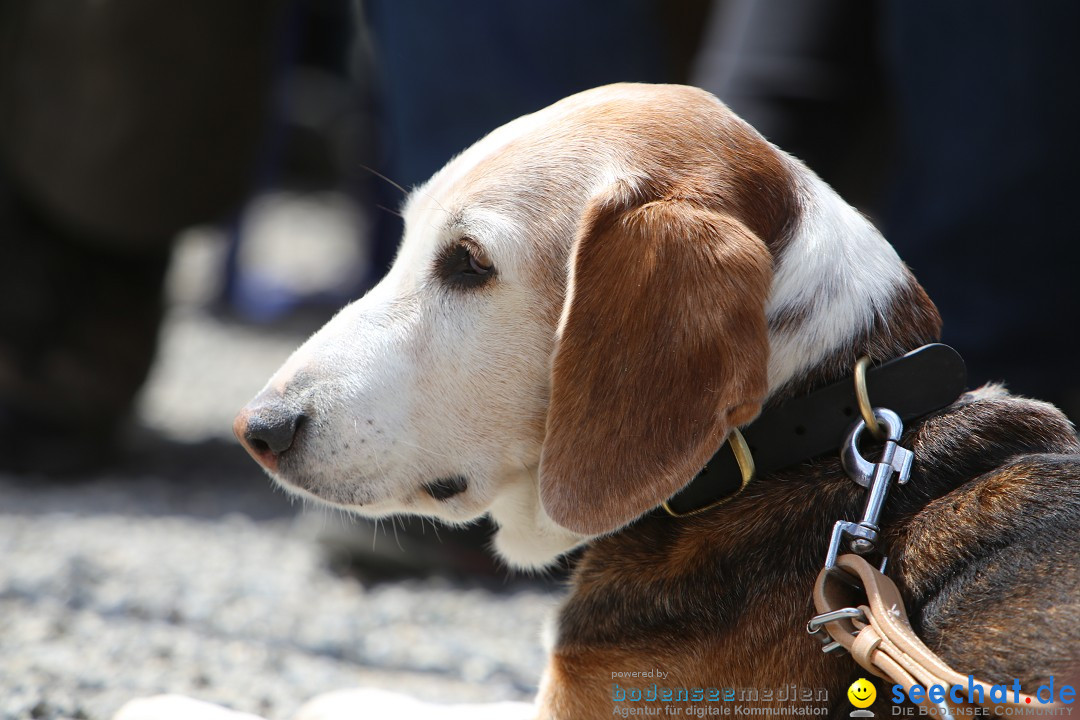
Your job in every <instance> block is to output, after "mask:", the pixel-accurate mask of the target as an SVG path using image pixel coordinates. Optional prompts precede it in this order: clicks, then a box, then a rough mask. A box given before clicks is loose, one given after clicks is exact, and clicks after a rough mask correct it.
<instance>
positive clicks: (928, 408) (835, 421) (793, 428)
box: [667, 344, 967, 515]
mask: <svg viewBox="0 0 1080 720" xmlns="http://www.w3.org/2000/svg"><path fill="white" fill-rule="evenodd" d="M866 386H867V390H868V392H869V395H870V402H871V403H872V404H873V405H874V407H884V408H888V409H890V410H892V411H893V412H895V413H896V414H897V415H899V416H900V419H901V420H903V421H904V422H909V421H911V420H914V419H916V418H920V417H923V416H925V415H929V414H930V413H932V412H934V411H936V410H940V409H941V408H943V407H946V406H947V405H949V404H951V403H952V402H953V401H954V400H956V398H958V397H959V396H960V394H961V393H963V392H964V390H965V389H966V388H967V371H966V369H965V367H964V360H963V359H962V358H961V357H960V355H959V354H958V353H957V352H956V351H955V350H953V349H952V348H951V347H949V346H948V345H941V344H933V345H924V346H923V347H921V348H919V349H917V350H913V351H911V352H909V353H908V354H907V355H904V356H902V357H899V358H896V359H894V360H890V361H888V362H886V363H883V364H882V365H880V366H878V367H871V368H870V369H868V370H867V372H866ZM858 419H859V409H858V402H857V400H856V398H855V383H854V382H853V380H852V378H848V379H846V380H841V381H839V382H836V383H833V384H832V385H828V386H826V387H823V388H820V389H818V390H815V391H813V392H811V393H809V394H807V395H803V396H802V397H797V398H793V399H791V400H788V401H787V402H785V403H783V404H782V405H778V406H776V407H774V408H770V409H768V410H766V411H765V412H763V413H762V414H761V415H760V416H759V417H758V418H757V420H755V421H754V422H752V423H751V424H750V425H747V426H746V427H745V428H743V430H742V433H743V436H744V437H745V438H746V444H747V445H748V446H749V448H750V453H751V454H752V455H753V458H754V467H755V475H758V476H760V475H765V474H767V473H770V472H774V471H776V470H782V469H783V468H786V467H789V466H791V465H795V464H797V463H799V462H802V461H804V460H809V459H811V458H814V457H818V456H819V455H824V454H826V453H830V452H835V451H836V450H837V449H838V448H839V447H840V444H841V442H843V439H844V437H845V436H846V435H847V432H848V430H849V429H850V428H851V425H852V423H854V422H855V421H857V420H858ZM742 487H743V478H742V473H741V471H740V469H739V464H738V462H736V460H735V455H734V454H733V453H732V451H731V449H730V448H729V447H728V444H727V443H724V446H723V447H721V448H720V449H719V450H718V451H717V452H716V454H715V455H713V457H712V459H711V460H709V462H708V463H707V464H706V465H705V467H704V468H703V469H702V470H701V472H699V473H698V474H697V475H696V476H695V477H694V479H693V480H691V481H690V484H689V485H687V486H686V487H684V488H683V489H682V490H680V491H679V492H678V493H676V494H675V495H674V496H672V497H671V499H670V500H668V501H667V507H668V508H670V511H671V512H672V514H677V515H686V514H693V513H694V512H696V511H698V510H700V509H702V508H706V507H708V506H710V505H712V504H715V503H717V502H718V501H722V500H724V499H725V498H728V497H732V496H734V495H736V494H738V492H739V490H741V489H742Z"/></svg>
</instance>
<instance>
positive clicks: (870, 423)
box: [855, 355, 885, 440]
mask: <svg viewBox="0 0 1080 720" xmlns="http://www.w3.org/2000/svg"><path fill="white" fill-rule="evenodd" d="M868 365H870V358H869V357H867V356H866V355H863V356H862V357H861V358H859V361H858V362H857V363H855V399H856V400H858V402H859V414H860V415H862V419H863V422H864V423H866V429H867V430H869V431H870V434H872V435H873V436H874V437H876V438H877V439H878V440H884V439H885V430H884V429H883V428H882V427H881V423H879V422H878V419H877V418H876V417H875V416H874V408H873V406H872V405H870V394H869V393H868V392H867V391H866V368H867V366H868Z"/></svg>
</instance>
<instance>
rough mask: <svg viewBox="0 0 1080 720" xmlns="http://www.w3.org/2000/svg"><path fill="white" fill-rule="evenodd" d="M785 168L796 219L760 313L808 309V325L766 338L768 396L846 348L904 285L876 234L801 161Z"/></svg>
mask: <svg viewBox="0 0 1080 720" xmlns="http://www.w3.org/2000/svg"><path fill="white" fill-rule="evenodd" d="M790 162H791V167H792V171H793V174H794V175H795V176H796V177H797V178H798V179H799V185H800V191H801V192H800V203H801V204H802V208H803V216H802V219H801V222H800V223H799V226H798V228H796V230H795V233H794V236H793V237H792V238H791V240H790V241H789V243H788V245H787V247H786V248H785V249H784V252H783V254H782V255H781V256H780V257H778V258H776V266H775V269H774V275H773V287H772V292H771V294H770V297H769V304H768V307H767V308H766V313H767V315H768V317H769V318H770V319H771V318H774V317H776V316H778V315H780V314H781V313H783V312H784V311H785V310H787V309H790V308H796V309H808V310H809V316H810V317H812V318H813V322H806V323H800V324H799V325H798V326H797V327H795V328H794V329H793V330H784V331H780V332H773V333H772V334H771V335H770V337H769V345H770V357H769V391H770V393H771V392H774V391H776V390H778V389H780V388H781V387H783V385H784V384H785V383H787V382H788V381H789V380H791V379H792V378H794V377H795V376H796V375H797V374H798V373H799V372H800V371H801V370H804V369H805V368H807V367H812V366H813V365H815V364H816V363H818V362H820V361H821V360H823V359H824V358H825V357H826V356H828V355H829V354H830V352H833V351H835V350H836V349H837V348H842V347H845V346H846V345H848V344H850V341H851V340H852V339H853V338H855V336H857V335H858V334H859V333H860V332H862V331H863V330H866V329H868V328H869V327H870V325H871V323H872V322H873V320H874V315H875V312H878V313H884V312H885V311H886V310H887V309H888V307H889V305H890V303H891V302H892V300H893V297H894V295H895V294H896V291H897V289H898V288H900V287H901V286H902V285H903V284H904V283H905V275H904V265H903V263H902V262H901V261H900V258H899V256H898V255H897V254H896V251H895V250H894V249H893V247H892V245H890V244H889V243H888V242H887V241H886V240H885V238H884V237H882V235H881V233H880V232H878V229H877V228H875V227H874V226H873V224H871V223H870V221H869V220H867V219H866V218H865V217H863V215H862V214H860V213H859V212H858V211H857V210H856V209H855V208H853V207H851V206H850V205H848V204H847V203H846V202H844V200H843V199H842V198H841V197H840V196H839V195H837V194H836V191H835V190H833V189H832V188H831V187H829V186H828V185H827V184H826V183H825V182H824V181H823V180H822V179H821V178H819V177H818V176H817V175H814V174H813V173H811V172H810V171H809V170H808V169H806V167H805V166H804V165H803V164H802V163H801V162H799V161H797V160H791V161H790Z"/></svg>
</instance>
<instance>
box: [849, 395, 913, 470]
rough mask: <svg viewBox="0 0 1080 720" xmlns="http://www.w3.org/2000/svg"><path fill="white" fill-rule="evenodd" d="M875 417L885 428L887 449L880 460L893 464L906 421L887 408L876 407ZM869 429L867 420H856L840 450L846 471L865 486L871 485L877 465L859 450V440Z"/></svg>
mask: <svg viewBox="0 0 1080 720" xmlns="http://www.w3.org/2000/svg"><path fill="white" fill-rule="evenodd" d="M874 418H875V419H876V420H877V421H878V423H879V424H880V426H881V427H882V429H883V430H884V440H885V450H884V452H883V453H882V458H881V460H880V461H878V462H879V463H885V464H890V465H891V464H892V461H893V455H894V454H895V448H896V443H897V441H899V440H900V435H901V434H903V432H904V423H903V421H901V420H900V416H899V415H897V414H896V413H894V412H893V411H892V410H888V409H886V408H874ZM868 429H869V426H868V425H867V424H866V421H865V420H859V421H858V422H856V423H855V424H854V425H852V427H851V430H850V431H848V435H847V439H846V440H844V445H843V447H842V448H841V450H840V463H841V464H842V465H843V466H844V471H845V472H847V474H848V475H849V476H850V477H851V479H852V480H854V481H855V482H856V483H858V484H859V485H861V486H862V487H864V488H869V487H870V484H871V482H872V481H873V478H874V471H875V468H876V466H877V463H872V462H870V461H869V460H867V459H866V458H864V457H863V456H862V452H860V450H859V440H860V439H861V438H862V434H863V432H864V431H865V430H868ZM906 480H907V478H906V477H905V478H903V479H902V480H901V481H900V482H901V483H903V482H905V481H906Z"/></svg>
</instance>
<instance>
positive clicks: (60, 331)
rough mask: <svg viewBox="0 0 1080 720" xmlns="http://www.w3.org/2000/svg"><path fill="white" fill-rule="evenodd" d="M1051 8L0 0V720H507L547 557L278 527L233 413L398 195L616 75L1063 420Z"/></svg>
mask: <svg viewBox="0 0 1080 720" xmlns="http://www.w3.org/2000/svg"><path fill="white" fill-rule="evenodd" d="M1078 30H1080V5H1077V4H1076V3H1075V2H1072V1H1071V0H1061V1H1055V0H1042V1H1041V2H1039V3H1018V2H1015V1H1014V0H979V1H976V0H953V1H950V2H940V1H938V0H934V1H931V0H716V1H715V2H712V1H710V0H683V1H680V2H661V1H660V0H547V1H546V2H543V3H539V2H526V1H525V0H520V1H512V2H506V1H500V0H458V1H456V2H453V3H450V2H445V1H440V0H362V1H358V0H230V1H229V2H215V1H214V0H191V1H189V2H185V3H169V2H164V0H0V718H4V719H9V718H93V719H95V720H96V719H98V718H108V717H109V716H110V715H111V713H112V712H114V711H115V710H116V709H117V708H118V707H119V705H120V704H121V703H122V702H123V701H125V700H127V699H130V698H132V697H135V696H139V695H146V694H152V693H154V692H165V691H168V692H181V693H185V694H190V695H193V696H197V697H200V698H202V699H206V700H211V701H216V702H222V703H226V704H229V705H231V706H233V707H235V708H236V709H240V710H245V711H248V712H255V713H260V714H264V715H266V716H267V717H269V718H274V719H277V718H282V719H283V718H287V717H288V716H289V714H290V713H291V712H292V711H293V710H295V709H296V707H297V706H298V705H299V704H300V703H301V702H302V701H303V700H304V699H306V698H308V697H310V696H311V695H314V694H315V693H317V692H322V691H327V690H332V689H337V688H342V687H349V686H353V685H374V686H380V687H384V688H388V689H394V690H399V691H403V692H410V693H413V694H417V695H420V696H423V697H426V698H429V699H435V700H497V699H524V698H528V697H530V696H531V694H532V693H533V692H534V691H535V684H536V681H537V678H538V677H539V673H540V671H541V669H542V667H543V657H542V653H541V652H540V649H539V643H538V636H539V628H540V624H541V621H542V619H543V617H544V616H545V614H546V613H547V612H548V611H549V610H550V608H551V607H553V606H554V604H555V603H556V602H557V601H558V597H559V593H560V592H561V583H562V580H563V578H564V576H565V573H566V571H567V568H568V567H569V565H570V564H571V563H572V559H571V560H568V561H567V562H566V563H565V565H564V566H563V567H560V568H556V569H555V570H553V571H552V572H551V573H550V574H549V575H548V576H545V577H521V576H515V575H514V574H513V573H510V572H509V571H507V570H505V569H502V568H499V567H497V565H496V564H495V563H494V562H493V561H492V560H491V558H490V556H489V555H488V554H487V552H486V551H485V549H484V545H485V543H486V535H487V528H486V527H485V526H483V524H480V525H478V526H477V527H475V528H472V529H469V530H466V531H451V530H448V529H445V528H438V527H435V526H434V525H432V524H431V523H430V522H428V523H421V522H419V521H412V522H408V521H402V522H398V523H385V522H384V523H382V524H379V525H374V524H371V523H365V522H359V521H353V520H346V519H345V518H342V517H341V516H340V515H337V514H333V513H328V512H326V511H322V510H318V509H311V508H303V507H300V506H298V505H294V504H292V503H290V502H289V501H288V500H287V499H286V498H284V497H283V495H282V494H281V493H280V492H278V491H275V490H273V489H271V488H270V487H269V483H268V482H267V481H266V480H265V478H263V477H262V476H261V474H260V472H259V471H258V469H257V467H256V466H255V464H254V463H253V462H251V461H250V460H248V459H247V457H246V455H245V454H244V453H243V451H242V450H241V449H240V448H239V446H238V445H236V443H235V442H234V441H233V439H232V436H231V431H230V422H231V419H232V416H233V414H234V413H235V411H236V410H237V409H238V408H239V407H241V406H242V405H243V404H244V403H245V402H246V401H247V400H248V399H249V398H250V397H251V396H253V395H254V394H255V393H256V392H257V391H258V390H259V389H260V388H261V386H262V384H263V383H264V382H265V381H266V379H267V378H268V377H269V376H270V374H271V373H272V372H273V371H274V370H275V369H276V368H277V367H278V365H279V364H280V363H281V362H282V361H283V360H284V359H285V358H286V357H287V355H288V354H289V353H290V352H291V350H292V349H293V348H295V347H296V346H297V345H298V344H299V343H300V342H301V341H302V340H303V339H304V338H305V337H306V336H307V335H308V334H310V333H311V332H312V331H313V330H314V329H316V328H317V327H318V326H319V325H321V323H322V322H324V321H325V320H326V319H328V318H329V316H330V315H331V314H332V313H333V312H334V310H335V309H336V308H338V307H339V306H340V305H342V304H344V303H345V302H348V301H349V300H350V299H353V298H356V297H359V296H360V295H362V294H363V292H364V291H365V290H366V289H367V288H369V287H370V286H371V285H372V284H373V283H374V282H376V281H377V279H378V278H379V277H380V276H381V274H382V273H383V272H384V271H385V269H386V267H387V266H388V264H389V263H390V261H391V259H392V258H393V254H394V251H395V247H396V244H397V241H398V238H399V236H400V232H401V227H400V219H399V218H398V217H397V216H396V214H395V213H396V211H397V209H398V208H399V206H400V204H401V202H402V200H403V195H402V192H401V190H400V189H399V188H398V187H397V186H398V185H400V186H403V187H405V188H408V187H411V186H413V185H415V184H417V183H419V182H422V181H423V180H424V179H426V178H427V177H428V176H429V175H430V174H431V173H432V172H434V171H435V170H436V169H438V168H439V167H440V166H441V165H442V164H444V163H445V162H446V160H447V159H449V158H450V157H451V156H452V155H453V154H454V153H456V152H458V151H460V150H461V149H463V148H464V147H466V146H467V145H469V144H470V143H472V142H473V141H475V140H477V139H479V138H480V137H481V136H482V135H483V134H485V133H486V132H487V131H489V130H491V129H492V128H494V127H496V126H498V125H500V124H502V123H504V122H506V121H507V120H510V119H512V118H513V117H516V116H518V115H520V114H523V113H525V112H530V111H532V110H536V109H539V108H541V107H543V106H545V105H547V104H549V103H551V102H554V101H555V100H558V99H559V98H561V97H564V96H566V95H568V94H571V93H573V92H576V91H579V90H583V89H586V88H589V87H593V86H596V85H600V84H604V83H608V82H615V81H629V80H632V81H643V82H682V83H690V84H696V85H699V86H701V87H704V88H706V89H708V90H710V91H712V92H714V93H716V94H717V95H718V96H719V97H720V98H721V99H722V100H724V101H725V102H727V103H728V104H729V105H730V106H731V107H732V108H733V109H734V110H735V111H736V112H738V113H739V114H741V115H742V116H743V117H745V118H746V119H747V120H749V121H750V122H751V123H752V124H754V125H755V126H756V127H757V128H758V129H759V130H760V131H762V132H763V133H764V134H765V135H766V136H767V137H768V138H769V139H770V140H772V141H773V142H775V143H776V144H778V145H779V146H780V147H782V148H784V149H785V150H787V151H789V152H791V153H792V154H794V155H796V156H798V157H800V158H802V159H804V160H806V161H807V163H808V164H809V165H810V166H811V167H812V168H813V169H815V170H816V171H817V172H818V173H819V174H821V175H822V176H823V177H824V178H825V179H826V180H827V181H829V182H830V183H832V184H833V185H834V186H835V187H836V188H837V189H838V190H839V191H840V193H841V194H842V195H844V196H845V197H846V198H848V199H849V200H850V201H852V202H853V203H854V204H856V205H857V206H858V207H859V208H860V209H862V210H863V211H864V212H866V213H867V214H868V215H870V216H871V217H872V218H873V219H874V220H875V222H876V223H877V224H878V225H879V226H880V227H881V228H882V229H883V230H884V232H885V235H886V237H888V238H889V239H890V240H891V241H892V242H893V244H894V245H896V247H897V248H898V250H899V252H900V254H901V256H902V257H904V258H905V259H906V260H907V261H908V263H909V264H910V265H911V266H912V267H913V269H914V271H915V274H916V276H917V277H918V278H919V279H920V280H921V281H922V282H923V284H924V285H925V286H926V287H927V289H928V291H929V292H930V295H931V297H933V298H934V299H935V301H936V302H937V303H938V304H939V307H940V309H941V310H942V314H943V316H944V319H945V337H944V339H945V341H946V342H950V343H951V344H953V345H955V346H956V347H957V348H958V349H959V350H960V351H961V353H962V354H963V355H964V356H965V358H966V359H967V361H968V364H969V370H970V375H971V381H972V384H973V385H974V384H976V383H981V382H984V381H987V380H1005V381H1007V383H1008V385H1009V386H1010V387H1011V388H1012V389H1014V390H1015V391H1017V392H1020V393H1024V394H1031V395H1035V396H1038V397H1042V398H1045V399H1048V400H1051V401H1053V402H1055V403H1058V404H1059V405H1060V406H1062V407H1063V408H1065V409H1066V410H1067V411H1068V412H1070V414H1071V416H1072V417H1073V418H1077V417H1080V380H1078V379H1077V378H1076V376H1075V375H1074V374H1073V372H1072V371H1073V370H1074V368H1075V361H1074V358H1075V357H1076V351H1077V343H1078V341H1077V333H1075V332H1073V328H1072V327H1071V325H1072V322H1073V321H1074V318H1075V316H1076V311H1077V310H1078V309H1080V302H1078V299H1080V290H1078V286H1077V282H1076V275H1077V270H1078V269H1080V262H1078V261H1080V249H1078V248H1080V245H1078V241H1080V233H1078V231H1077V230H1076V228H1075V225H1074V216H1075V208H1076V202H1077V201H1076V197H1077V191H1078V190H1080V181H1078V180H1077V171H1076V168H1077V167H1078V163H1080V147H1078V140H1077V130H1076V128H1077V127H1080V112H1078V99H1077V93H1076V92H1075V89H1074V88H1075V85H1076V74H1077V70H1078V69H1080V49H1078V48H1080V45H1078V44H1077V43H1076V42H1075V36H1076V33H1077V32H1078Z"/></svg>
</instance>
